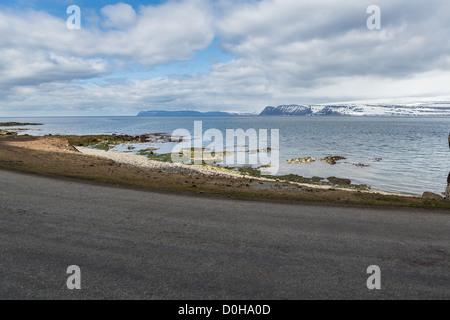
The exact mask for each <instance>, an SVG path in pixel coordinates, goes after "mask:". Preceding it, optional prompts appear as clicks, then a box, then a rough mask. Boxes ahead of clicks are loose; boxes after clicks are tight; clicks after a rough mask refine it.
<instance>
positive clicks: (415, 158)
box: [0, 116, 450, 194]
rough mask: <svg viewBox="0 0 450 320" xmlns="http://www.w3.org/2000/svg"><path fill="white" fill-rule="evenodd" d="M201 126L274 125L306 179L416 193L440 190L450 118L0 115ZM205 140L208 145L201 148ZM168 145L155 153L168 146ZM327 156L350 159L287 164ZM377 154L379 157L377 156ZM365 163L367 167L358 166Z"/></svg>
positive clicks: (286, 154) (80, 129)
mask: <svg viewBox="0 0 450 320" xmlns="http://www.w3.org/2000/svg"><path fill="white" fill-rule="evenodd" d="M196 120H201V121H202V122H203V130H207V129H210V128H216V129H219V130H221V131H222V132H223V134H224V135H225V130H226V129H239V128H242V129H244V130H247V129H251V128H253V129H257V130H258V129H269V130H270V129H279V130H280V170H279V172H278V174H288V173H295V174H299V175H302V176H305V177H313V176H319V177H324V178H326V177H330V176H336V177H341V178H349V179H351V180H352V182H353V183H356V184H367V185H369V186H371V187H373V188H375V189H382V190H387V191H396V192H407V193H415V194H421V193H422V192H424V191H432V192H435V193H441V192H443V191H444V190H445V187H446V181H447V175H448V173H449V171H450V161H449V157H450V149H449V145H448V140H447V139H448V135H449V132H450V117H448V118H437V117H432V118H431V117H430V118H424V117H362V118H356V117H351V118H350V117H323V118H311V117H305V118H304V117H256V116H255V117H225V118H223V117H220V118H209V117H208V118H161V117H160V118H138V117H64V118H0V122H5V121H19V122H39V123H43V124H44V125H43V126H37V127H27V128H28V129H30V130H28V131H25V132H23V133H22V134H24V133H28V134H31V135H44V134H79V135H81V134H112V133H116V134H130V135H137V134H146V133H155V132H165V133H172V132H173V131H174V130H176V129H180V128H184V129H187V130H189V131H191V132H193V128H194V121H196ZM206 145H207V143H205V146H206ZM172 147H173V144H166V145H164V146H162V148H161V149H160V150H159V151H160V152H164V153H165V152H170V151H171V148H172ZM328 155H336V156H343V157H346V158H347V160H345V161H343V162H341V163H339V164H337V165H334V166H331V165H329V164H327V163H323V162H321V161H317V162H314V163H310V164H298V165H292V164H287V163H286V160H288V159H292V158H303V157H308V156H311V157H314V158H323V157H326V156H328ZM375 158H382V159H383V160H382V161H381V162H376V161H375V160H374V159H375ZM358 163H362V164H365V165H368V167H356V166H355V164H358Z"/></svg>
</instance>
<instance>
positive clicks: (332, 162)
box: [320, 156, 347, 165]
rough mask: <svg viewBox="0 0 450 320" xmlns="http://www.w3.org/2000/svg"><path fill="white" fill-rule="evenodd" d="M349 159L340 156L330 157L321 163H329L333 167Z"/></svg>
mask: <svg viewBox="0 0 450 320" xmlns="http://www.w3.org/2000/svg"><path fill="white" fill-rule="evenodd" d="M346 159H347V158H344V157H339V156H328V157H326V158H323V159H320V161H323V162H327V163H329V164H331V165H335V164H336V163H337V161H340V160H346Z"/></svg>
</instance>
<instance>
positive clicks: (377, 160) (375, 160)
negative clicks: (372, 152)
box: [373, 158, 383, 162]
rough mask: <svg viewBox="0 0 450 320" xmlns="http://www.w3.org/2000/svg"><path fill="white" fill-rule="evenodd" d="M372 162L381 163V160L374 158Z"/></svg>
mask: <svg viewBox="0 0 450 320" xmlns="http://www.w3.org/2000/svg"><path fill="white" fill-rule="evenodd" d="M373 161H374V162H381V161H383V158H375V159H373Z"/></svg>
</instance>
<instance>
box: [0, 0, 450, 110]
mask: <svg viewBox="0 0 450 320" xmlns="http://www.w3.org/2000/svg"><path fill="white" fill-rule="evenodd" d="M374 4H375V5H378V6H379V7H380V8H381V30H369V29H368V28H367V24H366V21H367V19H368V18H369V17H370V14H368V13H367V8H368V7H369V6H370V5H374ZM70 5H77V6H79V7H80V10H81V29H80V30H71V29H69V28H68V27H67V23H66V21H67V19H68V18H69V16H70V14H68V13H67V7H68V6H70ZM449 14H450V1H448V0H431V1H425V0H420V1H417V0H395V1H392V0H375V1H374V0H370V1H366V0H346V1H336V0H259V1H256V0H249V1H243V0H239V1H237V0H169V1H165V0H161V1H126V0H124V2H115V1H105V0H99V1H87V0H79V1H78V0H58V1H51V0H14V1H9V0H6V1H5V0H0V117H1V116H50V115H54V116H58V115H135V114H137V112H138V111H141V110H180V109H183V110H186V109H189V110H199V111H212V110H217V111H233V112H259V111H261V110H262V109H263V108H264V107H265V106H267V105H280V104H293V103H296V104H309V103H327V102H337V101H352V100H372V99H380V98H383V99H387V98H401V97H428V96H430V97H431V96H442V95H450V88H449V87H450V86H449V84H450V22H449V19H448V18H449Z"/></svg>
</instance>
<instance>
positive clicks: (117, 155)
mask: <svg viewBox="0 0 450 320" xmlns="http://www.w3.org/2000/svg"><path fill="white" fill-rule="evenodd" d="M75 148H76V149H77V150H78V151H80V152H81V153H83V154H87V155H91V156H98V157H104V158H107V159H110V160H113V161H115V162H117V163H119V164H121V165H125V166H134V167H138V168H142V169H154V170H165V171H168V172H179V171H182V172H185V173H197V174H204V175H210V176H221V177H224V178H230V179H236V178H242V177H243V174H241V173H231V172H228V171H229V170H226V169H225V168H223V170H221V168H218V167H212V166H194V165H184V164H175V163H167V162H163V161H157V160H150V159H147V157H146V156H144V155H138V154H133V153H127V152H124V151H115V150H109V151H105V150H98V149H94V148H87V147H75ZM214 169H215V170H214ZM251 178H252V179H254V180H258V181H268V182H280V180H276V179H270V178H264V177H253V176H252V177H251ZM286 182H287V183H290V184H292V185H297V186H303V187H309V188H318V189H324V190H330V189H335V188H338V189H340V190H343V191H348V192H362V193H371V194H381V195H391V196H398V197H417V196H420V195H416V194H408V193H397V192H390V191H384V190H378V189H372V188H370V189H368V190H358V189H352V188H345V187H342V186H331V185H318V184H308V183H299V182H293V181H286Z"/></svg>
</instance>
